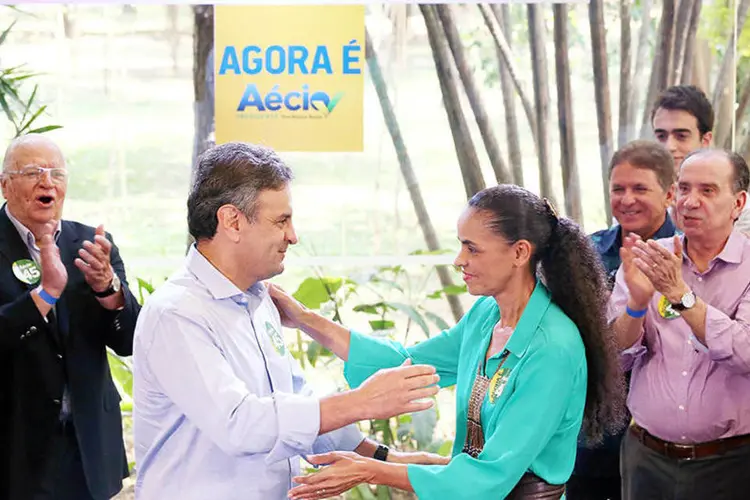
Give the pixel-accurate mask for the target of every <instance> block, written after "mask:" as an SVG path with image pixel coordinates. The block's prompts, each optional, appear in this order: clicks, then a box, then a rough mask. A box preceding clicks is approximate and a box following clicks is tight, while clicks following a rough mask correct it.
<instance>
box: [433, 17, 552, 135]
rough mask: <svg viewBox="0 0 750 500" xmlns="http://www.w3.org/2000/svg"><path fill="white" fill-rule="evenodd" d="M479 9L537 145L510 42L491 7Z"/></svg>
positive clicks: (532, 121) (527, 102)
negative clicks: (511, 81)
mask: <svg viewBox="0 0 750 500" xmlns="http://www.w3.org/2000/svg"><path fill="white" fill-rule="evenodd" d="M478 7H479V10H480V12H481V13H482V17H483V18H484V23H485V24H486V25H487V28H488V29H489V30H490V34H491V35H492V39H493V40H494V41H495V48H497V50H498V51H500V54H501V55H502V57H503V61H504V62H505V67H506V68H507V70H508V74H509V75H510V77H511V79H512V80H513V85H515V87H516V92H517V93H518V98H519V99H521V106H523V111H524V113H526V118H527V119H528V120H529V128H530V129H531V135H532V137H533V138H534V143H535V144H536V143H538V142H539V139H538V138H537V136H536V128H537V127H536V118H535V115H534V109H533V108H532V107H531V101H530V100H529V98H528V96H527V95H526V92H525V91H524V85H523V83H522V82H521V79H520V78H519V76H518V70H517V69H516V66H515V64H514V63H513V54H512V53H511V50H510V46H509V45H508V41H507V40H506V39H505V35H504V34H503V32H502V30H501V29H500V27H499V26H498V23H497V19H495V16H494V15H493V14H492V12H491V11H490V9H489V7H487V5H486V4H478ZM420 8H421V6H420Z"/></svg>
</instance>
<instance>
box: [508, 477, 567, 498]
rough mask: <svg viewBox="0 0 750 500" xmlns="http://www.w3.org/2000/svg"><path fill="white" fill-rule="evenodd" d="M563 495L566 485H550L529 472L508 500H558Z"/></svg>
mask: <svg viewBox="0 0 750 500" xmlns="http://www.w3.org/2000/svg"><path fill="white" fill-rule="evenodd" d="M563 493H565V485H564V484H549V483H548V482H546V481H545V480H544V479H542V478H540V477H539V476H537V475H536V474H532V473H530V472H527V473H526V474H524V475H523V477H522V478H521V480H520V481H519V482H518V484H517V485H516V487H515V488H513V491H511V492H510V494H509V495H508V496H507V497H506V500H558V499H559V498H560V497H562V495H563Z"/></svg>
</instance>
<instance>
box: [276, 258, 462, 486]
mask: <svg viewBox="0 0 750 500" xmlns="http://www.w3.org/2000/svg"><path fill="white" fill-rule="evenodd" d="M416 253H428V252H416ZM429 253H441V252H429ZM423 271H424V269H423ZM433 271H434V268H430V269H429V272H427V273H424V272H423V273H416V274H421V275H422V279H420V280H415V279H414V278H413V276H412V275H410V274H409V273H408V272H407V271H406V269H405V268H404V267H403V266H400V265H396V266H387V267H380V268H377V269H376V270H374V271H372V272H369V273H365V274H364V275H363V276H360V277H359V278H358V279H353V278H350V277H342V276H325V275H323V274H322V273H320V272H319V271H316V274H315V275H314V276H310V277H307V278H305V279H304V280H303V281H302V283H300V285H299V287H298V288H297V290H296V291H295V292H294V293H293V295H294V297H295V298H296V299H297V300H299V301H300V302H301V303H303V304H304V305H305V306H306V307H308V308H310V309H314V310H317V311H319V312H321V313H322V314H324V315H327V316H330V317H331V319H332V320H333V321H336V322H339V323H344V321H343V320H342V310H344V309H346V308H347V306H348V308H350V310H351V311H352V312H353V313H360V314H365V315H368V317H373V318H372V319H369V320H368V324H369V326H370V328H371V329H372V333H373V335H380V336H384V337H389V338H395V337H397V336H398V333H397V328H396V322H397V321H398V320H401V321H402V322H403V321H404V320H405V321H406V326H405V328H404V329H403V333H402V335H401V338H400V339H398V340H399V341H400V342H401V343H403V344H407V341H408V338H409V334H410V331H411V329H412V327H413V326H414V325H416V326H417V327H418V328H419V329H420V330H421V332H422V333H423V335H424V338H429V337H430V336H431V334H432V331H431V330H432V328H431V325H433V326H434V327H436V328H437V329H438V330H444V329H447V328H449V327H450V325H449V324H448V323H447V322H446V321H445V320H444V319H442V317H440V316H439V315H438V314H436V313H434V312H432V311H430V310H429V309H428V307H427V304H428V303H429V301H434V300H436V299H440V298H443V297H445V296H446V295H460V294H462V293H466V287H465V286H458V285H456V286H451V287H446V288H442V289H438V290H435V291H432V292H430V293H427V292H426V285H427V283H428V281H429V278H430V276H431V274H432V272H433ZM364 296H367V297H368V298H374V299H375V300H374V301H373V300H368V301H366V302H360V303H355V304H352V302H353V301H354V300H355V299H360V300H361V299H363V298H364ZM290 351H291V353H292V355H293V356H294V357H295V358H296V359H298V360H299V361H300V363H301V364H302V365H303V366H304V365H305V363H306V362H309V363H310V365H311V366H315V365H316V363H317V362H318V361H319V360H320V359H321V358H322V359H324V360H325V362H326V363H329V362H332V361H333V360H334V358H335V357H334V355H333V353H331V352H330V351H328V350H327V349H325V348H323V347H322V346H321V345H320V344H318V343H317V342H315V341H313V340H309V339H306V338H304V337H303V336H302V334H301V333H300V332H299V331H297V336H296V341H295V345H293V346H290ZM438 419H439V413H438V409H437V407H433V408H432V409H430V410H428V411H424V412H419V413H416V414H413V415H401V416H398V417H393V418H390V419H372V420H370V421H369V423H368V424H369V425H368V427H369V429H368V433H369V435H370V436H371V437H372V438H373V439H375V440H377V441H379V442H381V443H383V444H385V445H387V446H389V447H393V448H396V449H399V450H404V451H414V450H426V451H430V452H433V453H440V454H442V455H448V454H449V453H450V451H451V448H452V445H453V442H452V441H450V440H448V441H442V440H435V439H434V433H435V428H436V425H437V422H438ZM348 496H349V498H353V499H377V500H381V499H391V498H392V492H391V491H390V488H387V487H384V486H377V487H375V488H374V489H373V488H372V487H370V486H369V485H359V486H358V487H356V488H354V489H352V490H351V491H350V492H349V493H348ZM402 497H404V496H403V495H402ZM406 497H408V498H413V496H409V495H407V496H406ZM406 497H404V498H406Z"/></svg>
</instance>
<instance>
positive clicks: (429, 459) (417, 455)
mask: <svg viewBox="0 0 750 500" xmlns="http://www.w3.org/2000/svg"><path fill="white" fill-rule="evenodd" d="M387 461H388V462H392V463H394V464H420V465H448V463H449V462H450V461H451V457H444V456H442V455H438V454H437V453H428V452H426V451H413V452H404V451H397V450H388V460H387Z"/></svg>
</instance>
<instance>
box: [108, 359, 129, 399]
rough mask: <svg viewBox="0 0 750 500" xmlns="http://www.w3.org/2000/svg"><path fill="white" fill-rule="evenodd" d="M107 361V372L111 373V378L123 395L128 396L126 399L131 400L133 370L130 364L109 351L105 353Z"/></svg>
mask: <svg viewBox="0 0 750 500" xmlns="http://www.w3.org/2000/svg"><path fill="white" fill-rule="evenodd" d="M107 359H108V361H109V370H110V372H112V378H113V379H114V380H115V382H116V383H117V385H119V387H120V388H121V389H122V391H123V392H124V395H126V396H128V399H130V398H132V397H133V369H132V368H131V367H130V364H129V363H128V362H127V361H126V360H125V359H123V358H121V357H119V356H118V355H116V354H114V353H113V352H111V351H107ZM123 399H125V398H123Z"/></svg>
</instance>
